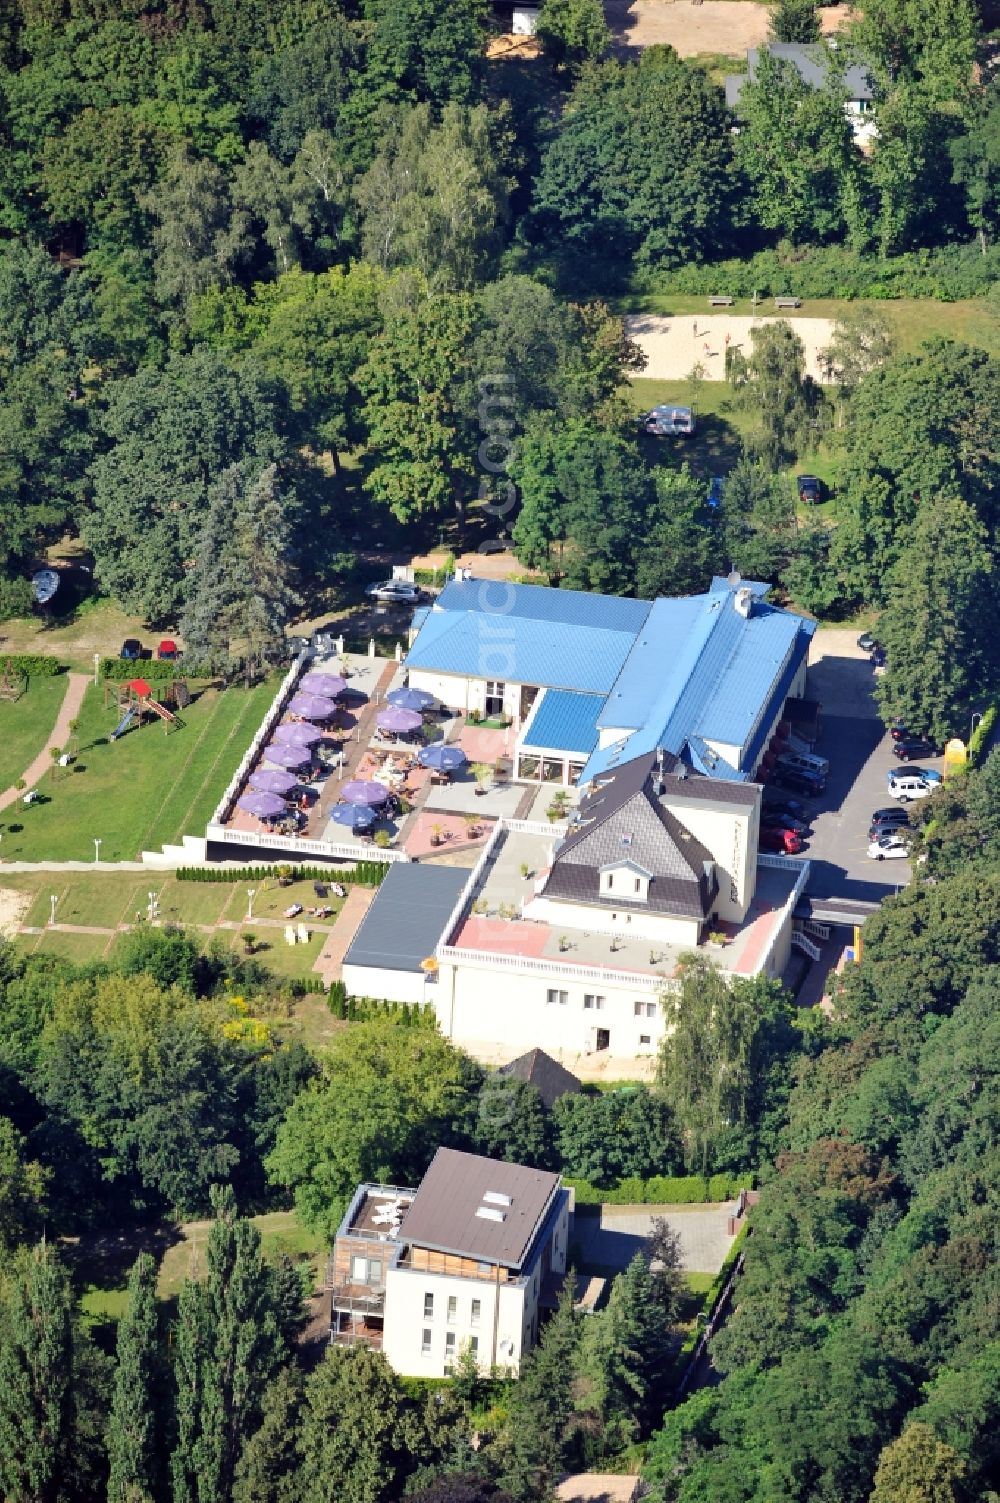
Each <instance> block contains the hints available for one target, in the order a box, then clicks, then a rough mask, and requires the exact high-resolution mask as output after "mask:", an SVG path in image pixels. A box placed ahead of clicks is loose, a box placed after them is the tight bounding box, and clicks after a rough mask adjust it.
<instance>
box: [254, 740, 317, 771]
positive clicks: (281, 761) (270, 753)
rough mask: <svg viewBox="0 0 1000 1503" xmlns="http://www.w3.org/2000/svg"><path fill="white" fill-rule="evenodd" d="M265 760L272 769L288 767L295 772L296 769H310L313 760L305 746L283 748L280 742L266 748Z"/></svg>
mask: <svg viewBox="0 0 1000 1503" xmlns="http://www.w3.org/2000/svg"><path fill="white" fill-rule="evenodd" d="M264 760H265V762H270V763H271V765H272V767H287V768H288V770H289V771H290V772H294V771H295V770H296V768H299V767H308V766H309V763H310V762H311V761H312V758H311V757H310V755H309V753H308V752H307V751H306V749H305V747H304V746H287V745H284V746H283V745H282V743H281V742H280V741H271V742H269V743H268V745H267V746H265V748H264Z"/></svg>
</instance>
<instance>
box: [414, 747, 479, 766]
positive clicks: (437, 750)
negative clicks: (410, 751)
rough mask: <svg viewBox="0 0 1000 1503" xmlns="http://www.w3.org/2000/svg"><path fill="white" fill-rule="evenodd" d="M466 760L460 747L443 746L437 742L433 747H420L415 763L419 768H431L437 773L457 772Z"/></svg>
mask: <svg viewBox="0 0 1000 1503" xmlns="http://www.w3.org/2000/svg"><path fill="white" fill-rule="evenodd" d="M468 760H469V759H468V757H467V756H466V755H465V752H464V751H463V750H462V748H461V747H460V746H445V744H444V742H443V741H437V742H435V744H434V745H433V746H422V747H421V748H420V750H419V751H418V752H417V761H418V762H419V763H420V765H421V767H433V768H436V770H437V771H438V772H457V771H458V769H459V768H460V767H464V766H465V764H466V762H467V761H468Z"/></svg>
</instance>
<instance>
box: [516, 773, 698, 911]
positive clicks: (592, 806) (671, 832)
mask: <svg viewBox="0 0 1000 1503" xmlns="http://www.w3.org/2000/svg"><path fill="white" fill-rule="evenodd" d="M669 762H670V763H672V764H673V766H677V765H678V764H677V760H676V759H675V758H670V759H669ZM666 766H668V760H667V759H666V758H665V759H664V767H666ZM657 776H658V770H657V759H656V757H655V756H653V755H650V756H646V757H637V758H636V759H635V760H634V761H632V762H626V763H625V765H624V766H623V767H620V768H619V769H618V771H617V772H615V773H614V774H613V776H612V777H611V778H610V779H609V780H608V781H607V782H604V783H602V784H601V785H599V786H598V787H597V788H596V789H595V790H594V792H593V793H590V794H588V795H587V797H586V798H584V799H583V801H582V802H581V804H580V806H579V808H578V810H577V814H576V818H575V819H574V822H573V824H572V825H571V826H570V830H569V833H568V835H567V836H566V838H565V839H564V840H563V842H562V843H561V845H559V846H558V847H557V849H556V853H555V856H554V857H553V861H552V869H551V871H550V872H549V876H548V879H547V880H546V883H545V889H544V892H545V896H546V897H551V898H568V899H572V900H575V901H577V902H586V903H595V904H599V905H600V906H601V907H605V908H606V907H611V908H616V909H617V908H630V907H634V908H637V909H639V910H641V911H643V912H649V911H651V910H652V911H654V912H660V913H679V914H684V915H694V916H698V917H702V916H704V915H705V914H706V913H707V912H708V911H709V909H710V907H711V903H712V900H713V898H714V897H715V894H716V892H717V891H718V888H717V885H716V882H715V878H714V861H713V857H712V853H711V851H709V850H707V849H706V848H705V846H703V845H702V844H701V842H700V841H699V840H696V839H695V837H694V836H693V835H692V834H691V832H690V830H687V829H685V828H684V826H683V824H682V823H681V822H680V820H679V819H678V818H677V816H676V815H674V814H672V813H671V812H670V810H669V809H668V808H666V806H665V805H664V804H663V803H662V802H661V801H660V798H659V796H658V793H657V791H656V779H657ZM674 781H675V782H676V781H678V780H677V779H676V778H675V779H674ZM689 781H694V780H693V779H684V780H683V782H682V786H683V787H685V788H686V787H687V784H688V782H689ZM625 864H629V865H632V866H635V867H637V868H641V869H642V870H643V871H645V872H648V873H649V875H650V878H651V880H650V883H649V891H648V896H647V897H646V898H645V899H644V900H643V901H641V902H635V903H630V902H628V901H627V900H626V899H624V898H623V897H622V896H621V894H618V893H609V894H605V893H603V892H602V890H601V882H600V878H601V872H602V871H605V870H607V868H608V867H609V866H622V865H625Z"/></svg>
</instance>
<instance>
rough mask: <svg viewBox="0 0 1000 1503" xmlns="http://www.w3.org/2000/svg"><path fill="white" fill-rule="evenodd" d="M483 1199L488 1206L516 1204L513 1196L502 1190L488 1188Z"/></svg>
mask: <svg viewBox="0 0 1000 1503" xmlns="http://www.w3.org/2000/svg"><path fill="white" fill-rule="evenodd" d="M483 1200H484V1202H485V1203H486V1205H488V1206H510V1205H513V1204H514V1202H513V1200H512V1199H511V1197H510V1196H509V1195H505V1194H504V1193H503V1191H502V1190H487V1191H486V1194H485V1195H484V1196H483Z"/></svg>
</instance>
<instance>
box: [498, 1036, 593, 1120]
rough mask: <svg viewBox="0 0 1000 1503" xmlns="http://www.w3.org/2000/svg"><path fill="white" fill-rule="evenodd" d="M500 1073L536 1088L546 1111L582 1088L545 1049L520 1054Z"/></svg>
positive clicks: (503, 1067) (502, 1066)
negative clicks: (564, 1097)
mask: <svg viewBox="0 0 1000 1503" xmlns="http://www.w3.org/2000/svg"><path fill="white" fill-rule="evenodd" d="M499 1073H500V1074H501V1075H512V1076H513V1077H514V1079H515V1080H523V1081H524V1083H525V1085H530V1086H534V1087H535V1090H536V1091H537V1092H538V1094H539V1096H540V1097H541V1098H542V1105H543V1106H544V1107H545V1109H546V1111H548V1110H550V1109H551V1107H552V1106H553V1105H554V1104H555V1103H556V1102H557V1101H558V1100H559V1097H560V1096H568V1095H570V1094H572V1093H574V1092H576V1091H579V1090H580V1088H581V1087H580V1081H579V1080H578V1079H577V1077H576V1076H575V1075H573V1074H571V1072H570V1071H569V1070H566V1069H564V1068H563V1066H562V1065H561V1064H560V1063H559V1061H558V1060H555V1059H553V1058H552V1056H551V1054H546V1052H545V1050H544V1049H529V1050H528V1053H527V1054H519V1055H518V1057H517V1059H512V1060H510V1061H509V1063H508V1064H506V1065H501V1066H500V1070H499Z"/></svg>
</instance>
